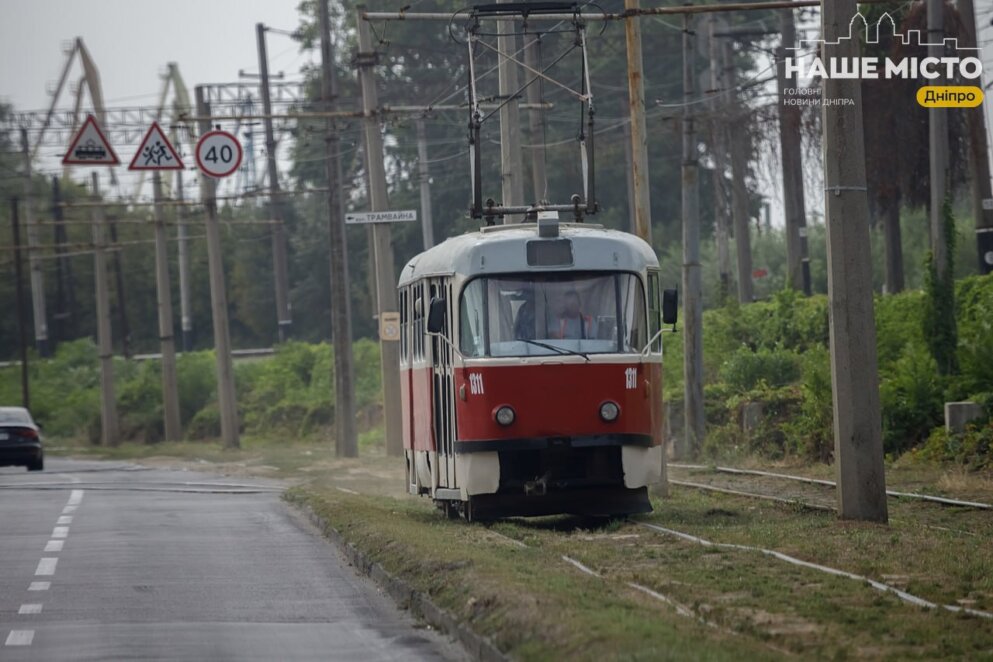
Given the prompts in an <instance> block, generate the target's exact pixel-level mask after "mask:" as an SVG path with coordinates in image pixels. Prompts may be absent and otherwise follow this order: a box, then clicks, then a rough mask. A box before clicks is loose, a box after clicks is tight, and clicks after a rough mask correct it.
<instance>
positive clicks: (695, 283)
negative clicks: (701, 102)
mask: <svg viewBox="0 0 993 662" xmlns="http://www.w3.org/2000/svg"><path fill="white" fill-rule="evenodd" d="M690 27H691V17H690V16H689V15H687V14H684V15H683V167H682V171H683V172H682V175H683V384H684V388H685V392H684V396H683V414H684V418H685V427H684V429H685V434H684V435H683V447H682V448H681V449H680V453H679V456H680V457H681V458H690V457H694V456H695V455H696V454H697V452H699V450H700V446H701V445H702V443H703V439H704V433H705V419H704V412H703V286H702V284H701V280H700V182H699V174H698V173H699V171H698V160H699V154H698V149H697V139H696V130H695V127H694V125H693V110H692V106H691V104H692V102H693V96H694V95H695V94H696V92H695V90H694V81H695V79H696V67H695V66H694V65H695V55H696V45H695V43H694V41H695V36H696V35H695V33H693V32H691V31H690Z"/></svg>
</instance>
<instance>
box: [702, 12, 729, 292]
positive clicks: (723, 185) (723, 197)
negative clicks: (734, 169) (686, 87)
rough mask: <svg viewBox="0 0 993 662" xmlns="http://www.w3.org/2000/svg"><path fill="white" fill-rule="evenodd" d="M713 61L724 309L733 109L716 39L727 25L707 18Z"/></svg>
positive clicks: (712, 106) (715, 183) (713, 137)
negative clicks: (729, 137)
mask: <svg viewBox="0 0 993 662" xmlns="http://www.w3.org/2000/svg"><path fill="white" fill-rule="evenodd" d="M708 18H709V19H710V20H709V21H708V23H709V25H708V28H709V32H710V34H709V43H708V49H707V51H708V55H709V57H710V88H711V90H712V92H713V95H714V96H713V98H712V99H711V103H710V117H711V120H710V140H711V153H712V154H713V159H714V167H713V170H712V172H711V176H712V178H713V197H714V239H715V243H716V244H717V278H718V287H719V292H718V301H719V302H720V303H721V304H722V305H723V304H724V303H726V302H727V300H728V295H729V294H730V292H731V247H730V240H731V205H730V197H731V196H730V195H728V187H727V160H728V144H727V135H728V127H727V122H726V119H725V118H726V115H727V109H728V107H729V106H730V103H729V100H730V90H729V89H728V87H729V86H728V85H727V84H726V82H725V75H724V74H725V72H724V66H723V65H722V62H723V59H722V57H721V42H720V38H719V37H718V36H717V35H718V34H719V33H722V32H725V31H727V24H726V23H725V22H724V21H723V20H722V19H718V18H716V17H714V16H712V15H711V16H708Z"/></svg>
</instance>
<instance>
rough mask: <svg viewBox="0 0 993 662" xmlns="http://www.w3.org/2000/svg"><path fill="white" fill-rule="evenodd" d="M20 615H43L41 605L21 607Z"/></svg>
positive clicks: (32, 603) (31, 604)
mask: <svg viewBox="0 0 993 662" xmlns="http://www.w3.org/2000/svg"><path fill="white" fill-rule="evenodd" d="M17 613H18V614H40V613H41V603H40V602H31V603H27V604H23V605H21V608H20V609H18V610H17Z"/></svg>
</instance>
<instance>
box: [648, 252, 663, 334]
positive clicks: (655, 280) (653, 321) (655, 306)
mask: <svg viewBox="0 0 993 662" xmlns="http://www.w3.org/2000/svg"><path fill="white" fill-rule="evenodd" d="M648 324H649V328H648V336H649V337H650V338H654V340H653V341H652V351H653V352H661V351H662V336H661V334H659V329H661V328H662V296H661V292H660V290H659V273H658V272H657V271H650V272H649V273H648ZM656 334H658V335H656Z"/></svg>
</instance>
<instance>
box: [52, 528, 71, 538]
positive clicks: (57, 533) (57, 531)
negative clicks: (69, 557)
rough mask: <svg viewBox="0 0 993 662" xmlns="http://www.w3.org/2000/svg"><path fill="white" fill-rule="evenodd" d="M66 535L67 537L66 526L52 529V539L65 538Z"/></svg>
mask: <svg viewBox="0 0 993 662" xmlns="http://www.w3.org/2000/svg"><path fill="white" fill-rule="evenodd" d="M68 535H69V527H68V526H57V527H55V528H54V529H52V537H53V538H65V537H66V536H68Z"/></svg>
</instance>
